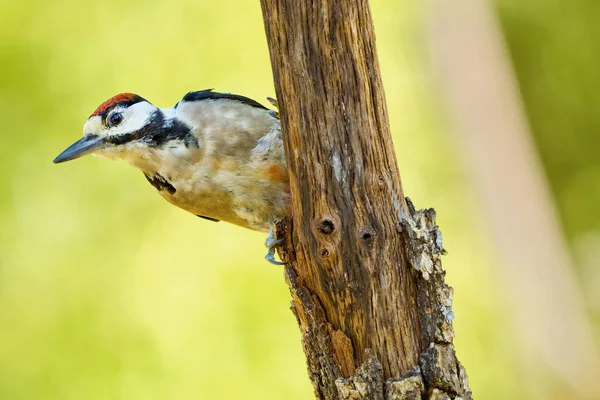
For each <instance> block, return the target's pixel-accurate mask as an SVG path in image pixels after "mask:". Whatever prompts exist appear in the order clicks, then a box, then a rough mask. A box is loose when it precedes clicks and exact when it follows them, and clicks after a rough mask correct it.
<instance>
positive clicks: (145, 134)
mask: <svg viewBox="0 0 600 400" xmlns="http://www.w3.org/2000/svg"><path fill="white" fill-rule="evenodd" d="M137 134H138V137H139V139H140V140H143V141H145V142H146V143H148V145H149V146H155V147H157V146H162V145H164V144H165V143H167V142H170V141H173V140H180V141H182V142H183V143H184V144H185V146H186V147H196V148H198V140H197V139H196V137H195V136H194V135H193V134H192V129H191V128H190V127H189V126H188V125H186V124H185V123H183V122H181V121H180V120H179V119H177V118H175V119H169V120H167V119H165V115H164V114H163V113H162V111H161V110H156V111H155V112H154V113H153V114H152V116H151V117H150V121H148V123H147V124H146V125H144V127H143V128H142V129H140V130H139V131H138V132H137Z"/></svg>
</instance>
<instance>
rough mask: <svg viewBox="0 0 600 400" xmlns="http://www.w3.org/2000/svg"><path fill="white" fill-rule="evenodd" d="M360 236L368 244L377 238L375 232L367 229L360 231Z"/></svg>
mask: <svg viewBox="0 0 600 400" xmlns="http://www.w3.org/2000/svg"><path fill="white" fill-rule="evenodd" d="M358 236H359V238H360V239H361V240H364V241H365V242H367V241H369V240H371V239H373V237H374V236H375V231H374V230H373V229H371V228H365V229H363V230H362V231H360V234H359V235H358Z"/></svg>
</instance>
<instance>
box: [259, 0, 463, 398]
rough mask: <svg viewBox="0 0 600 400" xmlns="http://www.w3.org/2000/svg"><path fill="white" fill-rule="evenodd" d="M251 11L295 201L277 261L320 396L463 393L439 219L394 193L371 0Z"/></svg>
mask: <svg viewBox="0 0 600 400" xmlns="http://www.w3.org/2000/svg"><path fill="white" fill-rule="evenodd" d="M261 3H262V7H263V15H264V18H265V28H266V33H267V40H268V43H269V48H270V54H271V62H272V65H273V73H274V78H275V86H276V93H277V98H278V102H279V109H280V116H281V123H282V130H283V132H284V142H285V150H286V156H287V160H288V165H289V171H290V189H291V193H292V203H293V216H292V219H290V220H286V221H282V222H281V223H280V224H279V225H278V235H281V236H285V238H286V239H287V240H286V242H285V244H284V246H283V248H282V249H280V252H281V253H280V254H281V255H282V257H283V259H284V260H285V261H286V262H288V265H287V266H286V278H287V282H288V284H289V286H290V289H291V293H292V297H293V301H292V308H293V311H294V313H295V315H296V317H297V319H298V323H299V325H300V329H301V331H302V335H303V345H304V350H305V353H306V356H307V363H308V369H309V375H310V378H311V380H312V382H313V386H314V388H315V394H316V396H317V398H320V399H384V398H389V399H394V398H397V399H402V398H406V399H409V398H415V399H417V398H421V396H422V394H423V393H427V396H438V395H439V396H442V397H431V398H445V397H443V396H444V395H447V397H448V396H452V397H457V396H461V397H462V398H464V399H467V398H470V392H469V390H468V384H467V381H466V374H465V373H464V370H463V369H462V367H461V366H460V364H459V363H458V361H457V360H456V357H455V355H454V349H453V347H452V344H451V342H452V337H453V332H452V325H451V320H452V311H451V299H452V290H451V288H449V287H448V286H446V285H445V284H444V282H443V276H444V274H443V271H442V269H441V263H440V260H439V257H440V255H441V253H442V251H443V248H442V242H441V235H440V233H439V230H438V229H437V226H436V225H435V221H434V219H435V213H434V212H433V210H425V211H418V212H417V211H415V210H414V209H413V208H412V206H411V205H410V203H407V201H406V199H405V198H404V195H403V192H402V186H401V183H400V175H399V172H398V168H397V165H396V157H395V154H394V148H393V145H392V140H391V135H390V130H389V124H388V118H387V110H386V104H385V96H384V91H383V86H382V82H381V77H380V72H379V65H378V60H377V54H376V49H375V38H374V33H373V24H372V21H371V15H370V11H369V7H368V3H367V1H366V0H354V1H351V0H337V1H336V0H324V1H311V0H295V1H294V0H262V1H261ZM292 220H293V225H292Z"/></svg>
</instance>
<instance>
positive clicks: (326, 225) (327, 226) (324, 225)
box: [317, 218, 335, 235]
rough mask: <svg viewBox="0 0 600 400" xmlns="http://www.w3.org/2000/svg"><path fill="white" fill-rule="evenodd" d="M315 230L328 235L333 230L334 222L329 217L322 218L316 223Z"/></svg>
mask: <svg viewBox="0 0 600 400" xmlns="http://www.w3.org/2000/svg"><path fill="white" fill-rule="evenodd" d="M317 230H318V231H319V232H321V233H322V234H324V235H330V234H331V233H332V232H333V231H334V230H335V224H334V223H333V221H332V220H331V219H329V218H324V219H323V220H322V221H321V222H319V224H318V225H317Z"/></svg>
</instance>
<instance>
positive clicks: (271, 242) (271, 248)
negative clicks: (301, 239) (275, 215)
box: [265, 228, 285, 265]
mask: <svg viewBox="0 0 600 400" xmlns="http://www.w3.org/2000/svg"><path fill="white" fill-rule="evenodd" d="M282 242H283V239H275V231H274V230H273V228H269V236H267V240H265V246H267V249H268V251H267V255H266V256H265V259H266V260H267V261H268V262H270V263H271V264H275V265H284V264H285V263H284V262H281V261H277V260H275V247H276V246H277V245H278V244H280V243H282Z"/></svg>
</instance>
